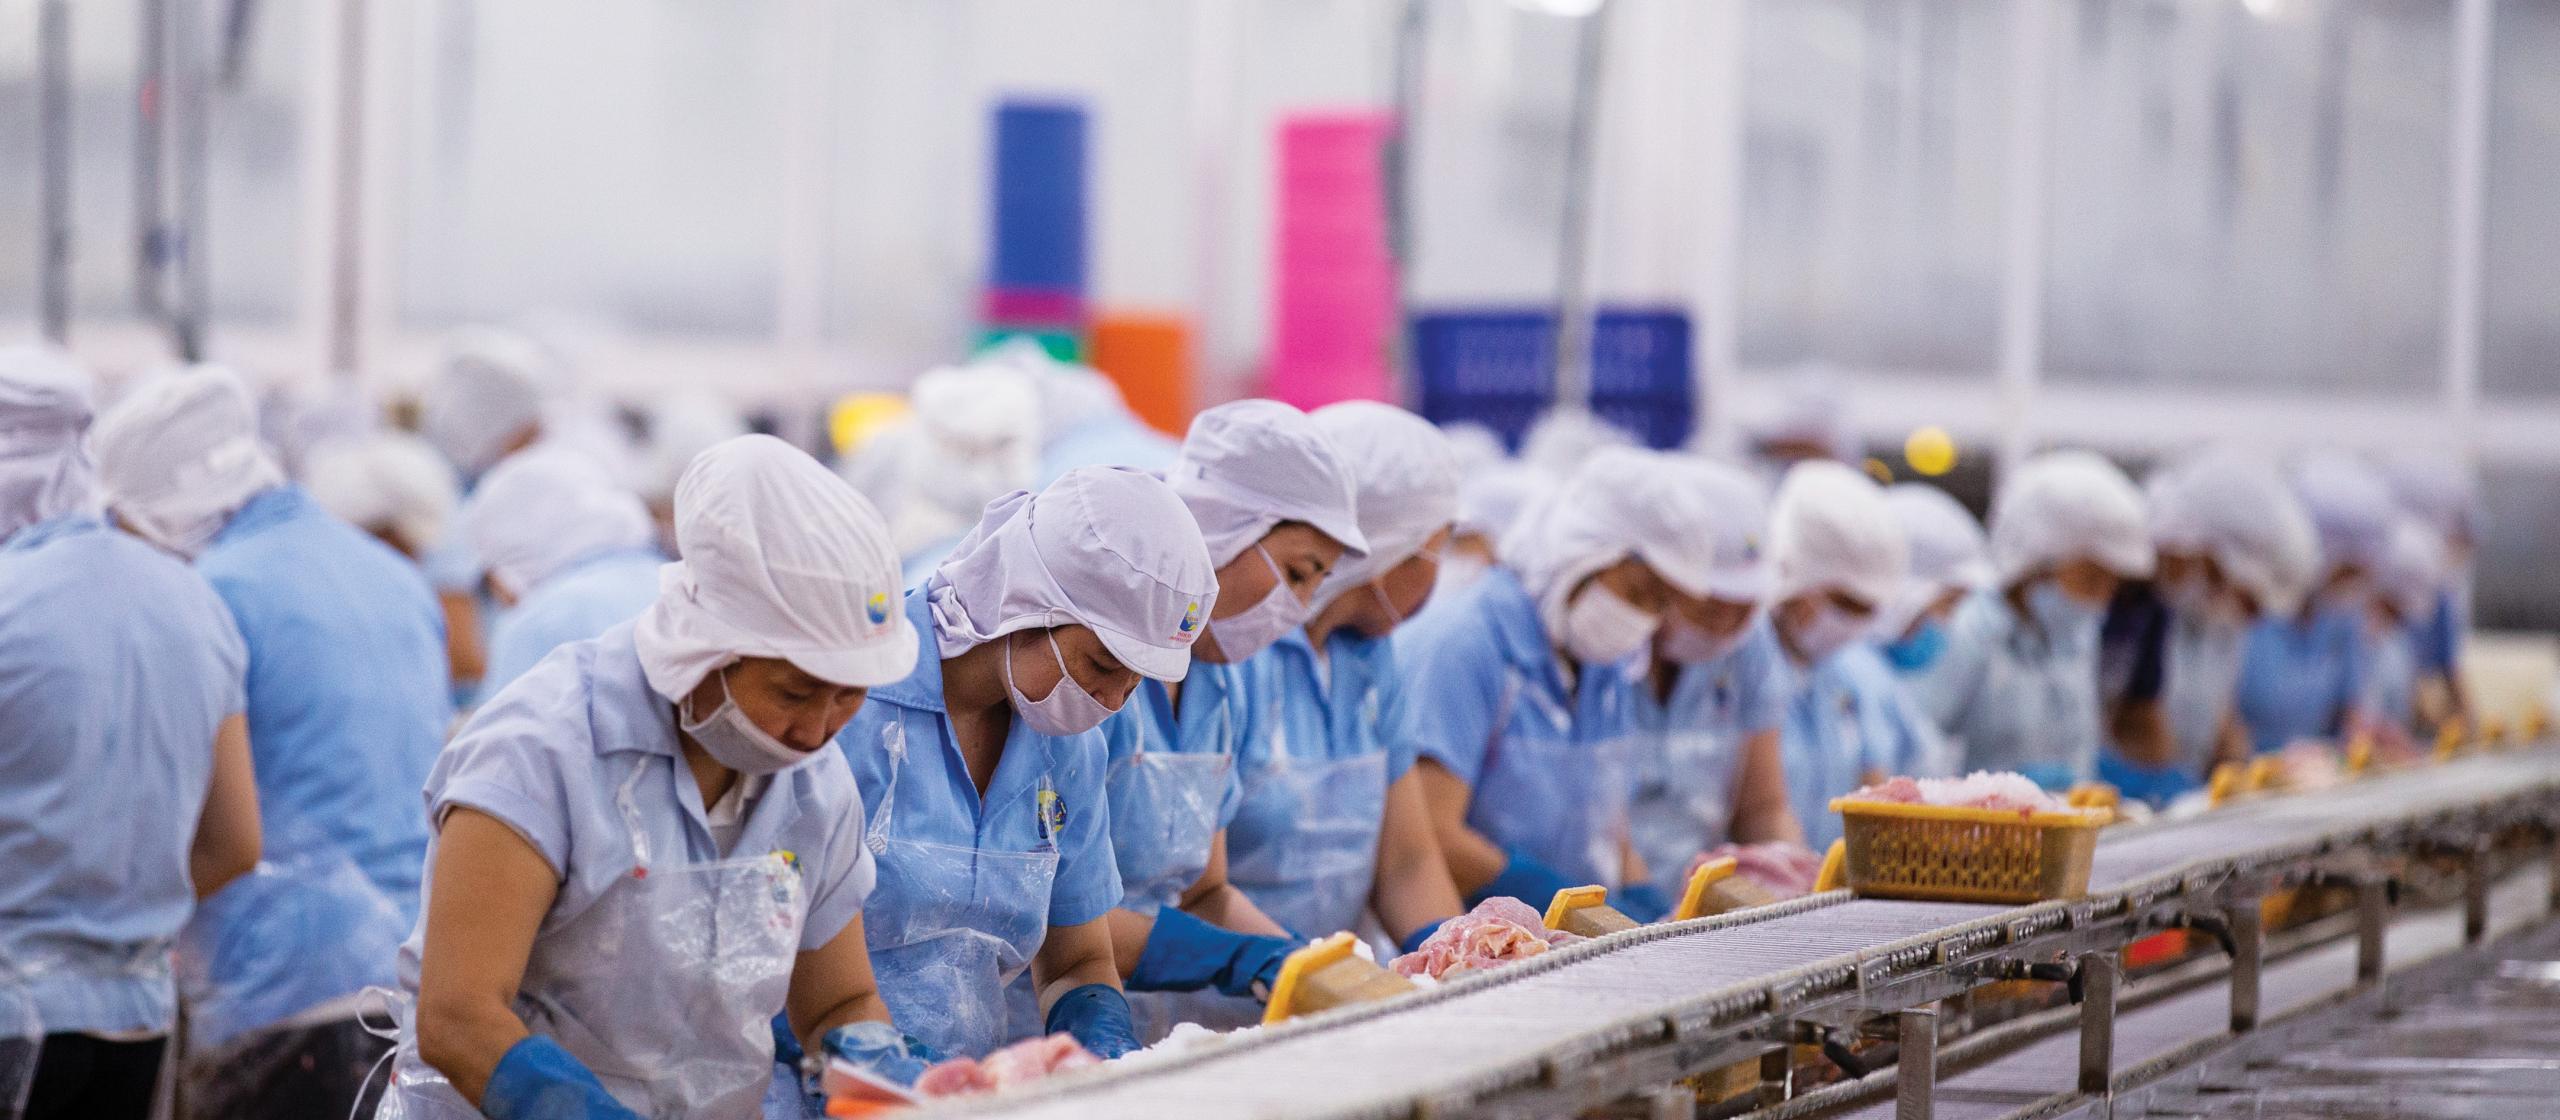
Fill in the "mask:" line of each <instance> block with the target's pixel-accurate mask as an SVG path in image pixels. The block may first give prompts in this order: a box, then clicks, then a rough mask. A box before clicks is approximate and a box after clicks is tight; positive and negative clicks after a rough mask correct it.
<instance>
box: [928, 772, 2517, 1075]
mask: <svg viewBox="0 0 2560 1120" xmlns="http://www.w3.org/2000/svg"><path fill="white" fill-rule="evenodd" d="M2555 827H2560V752H2555V751H2553V750H2552V749H2550V748H2549V747H2548V745H2545V746H2544V747H2541V748H2538V749H2535V750H2530V751H2521V752H2514V753H2508V754H2499V755H2488V756H2479V757H2473V758H2467V759H2463V760H2460V761H2456V762H2452V763H2448V764H2445V765H2441V766H2433V767H2428V768H2424V769H2420V770H2413V771H2409V772H2405V773H2399V774H2393V775H2388V776H2383V777H2377V778H2373V779H2370V780H2367V781H2363V782H2358V783H2355V784H2353V785H2348V786H2344V787H2340V788H2337V789H2334V790H2329V791H2325V792H2323V793H2320V794H2318V795H2313V796H2301V797H2292V798H2277V799H2271V800H2264V801H2258V802H2253V803H2246V804H2241V805H2237V806H2233V807H2230V808H2226V809H2223V810H2219V811H2216V812H2213V813H2209V814H2206V815H2204V816H2201V817H2196V818H2192V819H2188V820H2181V821H2175V822H2161V823H2155V824H2149V825H2142V826H2131V827H2125V828H2121V829H2112V830H2109V831H2108V833H2107V834H2106V835H2105V836H2104V837H2103V838H2102V839H2101V842H2100V844H2099V847H2098V852H2097V857H2096V862H2095V866H2094V868H2093V870H2092V874H2091V888H2090V894H2089V895H2088V896H2087V897H2085V898H2080V899H2074V900H2070V901H2067V902H2051V903H2043V904H2039V905H2033V906H2023V907H2014V908H2012V907H2000V906H1975V905H1961V904H1950V903H1918V902H1890V901H1882V900H1867V899H1855V898H1852V897H1850V896H1849V895H1848V894H1847V893H1845V892H1833V893H1830V894H1824V895H1817V896H1814V897H1811V898H1806V899H1800V900H1797V901H1794V902H1790V903H1785V904H1782V905H1778V906H1773V907H1767V908H1764V909H1761V910H1755V911H1746V912H1743V913H1740V914H1734V915H1727V916H1723V917H1719V918H1708V919H1702V920H1699V921H1694V922H1686V923H1680V924H1676V925H1664V926H1652V927H1646V928H1642V929H1637V930H1632V931H1629V932H1627V933H1623V934H1618V935H1615V936H1612V937H1607V938H1602V939H1599V940H1595V941H1591V942H1586V943H1584V944H1581V945H1576V946H1573V947H1571V948H1568V949H1564V950H1559V951H1557V952H1553V953H1549V954H1546V955H1545V956H1542V957H1538V958H1535V959H1533V960H1530V961H1526V962H1523V963H1521V964H1517V965H1513V966H1511V967H1509V968H1506V969H1503V970H1501V971H1498V972H1492V973H1486V974H1482V975H1478V976H1473V977H1469V978H1468V979H1466V980H1463V981H1458V982H1454V983H1450V984H1447V985H1443V986H1441V987H1439V988H1436V989H1432V990H1429V991H1425V992H1421V993H1417V994H1415V995H1412V996H1407V997H1403V998H1399V999H1396V1000H1392V1001H1388V1002H1386V1003H1381V1004H1373V1005H1369V1006H1365V1007H1353V1008H1344V1009H1341V1010H1337V1011H1333V1012H1328V1013H1325V1014H1322V1015H1317V1016H1312V1017H1309V1018H1306V1019H1302V1020H1296V1021H1293V1022H1290V1023H1287V1024H1284V1025H1282V1026H1279V1027H1275V1028H1271V1029H1267V1030H1263V1031H1260V1032H1256V1033H1255V1034H1253V1035H1250V1036H1247V1037H1245V1038H1240V1039H1237V1040H1234V1041H1232V1042H1229V1043H1226V1044H1224V1045H1221V1046H1216V1047H1214V1048H1210V1049H1206V1050H1201V1051H1195V1052H1192V1053H1189V1054H1184V1055H1179V1056H1171V1057H1165V1058H1158V1059H1139V1060H1136V1061H1131V1062H1123V1063H1115V1064H1114V1065H1112V1066H1109V1067H1104V1068H1101V1069H1097V1070H1094V1071H1090V1072H1087V1073H1080V1074H1074V1075H1068V1076H1065V1077H1061V1078H1058V1079H1056V1080H1054V1081H1051V1082H1048V1083H1045V1084H1042V1085H1038V1086H1034V1087H1031V1088H1028V1089H1026V1090H1022V1091H1017V1092H1014V1093H1009V1094H1004V1095H1000V1096H996V1097H989V1098H982V1099H978V1100H974V1101H969V1102H954V1103H950V1104H943V1105H939V1106H936V1107H934V1108H932V1109H928V1110H924V1111H919V1112H916V1113H913V1114H912V1115H915V1116H917V1117H919V1120H922V1118H924V1117H942V1116H1001V1117H1029V1118H1040V1120H1047V1118H1052V1117H1056V1118H1065V1117H1115V1118H1120V1117H1133V1118H1134V1117H1202V1116H1220V1117H1227V1116H1233V1117H1256V1118H1279V1117H1290V1118H1296V1117H1325V1118H1358V1117H1381V1118H1388V1117H1392V1118H1408V1117H1410V1118H1416V1120H1424V1118H1430V1117H1441V1116H1453V1115H1466V1116H1561V1115H1572V1114H1575V1113H1578V1112H1582V1111H1584V1110H1587V1109H1591V1108H1596V1107H1602V1106H1608V1105H1613V1104H1617V1105H1624V1104H1628V1103H1630V1094H1631V1092H1633V1093H1635V1095H1636V1096H1637V1097H1638V1098H1640V1099H1639V1100H1638V1101H1636V1102H1634V1103H1637V1104H1639V1105H1642V1104H1646V1103H1649V1104H1650V1105H1651V1106H1652V1110H1653V1111H1654V1112H1655V1114H1657V1115H1663V1116H1680V1117H1687V1116H1689V1115H1691V1111H1692V1110H1693V1109H1694V1097H1693V1096H1692V1095H1691V1092H1690V1090H1688V1089H1686V1088H1684V1087H1679V1086H1676V1085H1674V1082H1676V1081H1678V1080H1680V1079H1681V1078H1684V1077H1687V1076H1689V1075H1691V1074H1695V1073H1698V1072H1701V1071H1705V1070H1711V1069H1717V1068H1721V1067H1725V1066H1729V1065H1732V1064H1734V1063H1737V1062H1745V1061H1749V1060H1752V1059H1754V1058H1765V1059H1766V1060H1764V1061H1763V1062H1762V1066H1761V1068H1762V1069H1763V1070H1764V1071H1765V1076H1764V1080H1763V1084H1762V1086H1761V1099H1762V1101H1763V1103H1766V1104H1777V1103H1780V1102H1782V1101H1784V1100H1785V1099H1786V1097H1787V1096H1788V1094H1789V1091H1790V1086H1789V1085H1788V1084H1787V1074H1786V1070H1787V1069H1788V1062H1787V1060H1786V1058H1785V1054H1786V1053H1787V1051H1786V1048H1787V1047H1788V1046H1789V1045H1791V1044H1793V1043H1796V1042H1799V1041H1806V1040H1811V1039H1815V1038H1819V1037H1821V1032H1823V1031H1825V1030H1827V1029H1837V1028H1843V1027H1848V1026H1850V1025H1853V1024H1855V1023H1858V1022H1861V1021H1865V1020H1869V1019H1873V1018H1875V1017H1878V1016H1894V1015H1898V1016H1900V1019H1899V1021H1900V1023H1901V1024H1902V1026H1903V1028H1904V1030H1905V1032H1906V1034H1907V1035H1908V1037H1910V1038H1911V1039H1912V1042H1911V1044H1907V1045H1906V1046H1905V1047H1904V1048H1903V1051H1904V1053H1906V1054H1908V1055H1910V1057H1909V1059H1907V1060H1906V1061H1905V1063H1904V1064H1903V1073H1902V1075H1901V1098H1902V1099H1901V1101H1900V1108H1899V1109H1898V1111H1899V1112H1900V1114H1901V1115H1904V1116H1917V1117H1926V1116H1928V1115H1929V1110H1930V1091H1931V1087H1932V1079H1931V1077H1930V1073H1931V1072H1932V1071H1931V1069H1930V1066H1931V1063H1930V1062H1929V1061H1928V1060H1926V1058H1927V1056H1928V1055H1929V1054H1930V1053H1931V1052H1932V1051H1933V1046H1931V1045H1923V1044H1920V1043H1919V1040H1920V1039H1921V1038H1922V1037H1924V1036H1925V1037H1927V1038H1929V1039H1931V1040H1934V1038H1935V1035H1934V1029H1935V1025H1934V1020H1933V1017H1932V1014H1931V1013H1932V1010H1933V1008H1934V1005H1935V1003H1936V1001H1938V1000H1941V999H1944V998H1946V997H1949V996H1953V995H1956V994H1958V993H1960V992H1964V991H1969V990H1971V989H1973V988H1976V987H1979V986H1981V985H1983V984H1987V983H1991V982H1994V981H1998V980H2003V979H2011V978H2018V977H2024V976H2030V975H2033V976H2040V977H2065V976H2067V977H2069V978H2071V979H2073V980H2074V981H2075V982H2076V986H2077V987H2078V988H2079V989H2080V991H2081V994H2082V997H2083V998H2082V1000H2081V1004H2080V1013H2079V1014H2080V1022H2081V1039H2080V1047H2079V1049H2080V1062H2079V1064H2080V1083H2081V1086H2082V1089H2083V1091H2084V1092H2089V1093H2093V1094H2103V1093H2104V1092H2105V1091H2106V1090H2107V1088H2108V1087H2109V1085H2110V1084H2111V1083H2112V1077H2113V1074H2114V1072H2115V1071H2114V1069H2113V1047H2112V1045H2111V1039H2110V1032H2111V1030H2112V1028H2113V1024H2114V1021H2115V1020H2114V1011H2115V1007H2114V1004H2115V1000H2114V995H2115V991H2116V987H2117V981H2118V973H2117V960H2118V957H2117V954H2118V952H2119V951H2120V950H2121V949H2122V948H2123V947H2124V946H2126V945H2127V944H2130V943H2131V942H2133V941H2135V940H2138V939H2139V938H2141V937H2144V936H2147V935H2149V934H2151V933H2153V932H2156V931H2159V930H2162V929H2169V928H2176V927H2180V926H2189V927H2202V928H2210V929H2212V930H2214V932H2216V933H2217V934H2219V935H2224V936H2227V938H2228V940H2229V943H2230V946H2231V949H2232V958H2233V960H2232V964H2231V967H2230V970H2229V983H2230V988H2231V991H2230V1013H2231V1026H2232V1027H2233V1028H2234V1029H2235V1030H2240V1031H2246V1030H2248V1029H2250V1028H2252V1027H2254V1026H2255V1025H2256V1021H2257V1018H2258V986H2259V978H2260V963H2261V960H2262V955H2263V951H2264V944H2265V940H2264V937H2265V935H2264V930H2263V929H2262V928H2261V926H2260V918H2259V908H2258V902H2259V900H2260V899H2261V898H2262V897H2263V896H2264V895H2265V893H2266V892H2268V891H2270V890H2274V889H2277V888H2280V887H2283V886H2287V885H2294V884H2301V883H2309V882H2329V883H2338V882H2345V883H2352V884H2354V885H2355V886H2356V887H2357V888H2358V890H2359V900H2360V906H2359V914H2360V919H2361V923H2362V925H2363V927H2364V929H2363V932H2362V934H2361V936H2360V937H2359V941H2358V943H2359V945H2360V947H2361V948H2360V959H2359V961H2358V968H2359V972H2360V974H2364V975H2377V974H2379V971H2380V969H2381V957H2380V954H2381V949H2382V946H2383V944H2384V940H2383V937H2382V933H2381V930H2382V926H2383V924H2384V923H2386V922H2387V921H2388V920H2389V913H2388V911H2389V901H2388V899H2387V897H2386V896H2385V894H2384V891H2383V889H2382V882H2381V880H2380V878H2379V872H2378V870H2377V866H2378V862H2379V861H2381V860H2384V859H2388V858H2392V857H2396V856H2401V855H2409V854H2420V853H2426V854H2436V855H2452V856H2455V857H2458V858H2460V860H2461V861H2462V865H2463V866H2465V867H2466V868H2468V872H2467V876H2466V881H2467V892H2466V893H2467V897H2468V898H2469V900H2470V904H2469V906H2468V907H2467V910H2468V914H2469V919H2470V920H2469V921H2468V922H2467V923H2466V925H2467V927H2468V928H2467V929H2466V933H2467V934H2468V935H2469V936H2470V937H2472V938H2473V939H2475V940H2476V939H2477V938H2478V937H2480V936H2482V935H2483V934H2484V933H2485V929H2486V914H2487V902H2486V899H2487V894H2488V876H2489V871H2488V855H2489V852H2490V846H2491V843H2492V842H2493V840H2495V839H2496V838H2497V837H2499V836H2501V835H2503V834H2507V833H2510V832H2513V831H2514V830H2517V829H2524V828H2529V829H2532V830H2535V832H2536V834H2537V835H2538V836H2539V837H2541V838H2543V839H2549V838H2550V837H2552V836H2553V835H2555ZM2556 850H2560V849H2556ZM2555 882H2560V877H2555ZM1770 1056H1774V1057H1770ZM1663 1087H1668V1088H1663ZM1648 1093H1649V1094H1650V1096H1649V1099H1646V1098H1647V1094H1648Z"/></svg>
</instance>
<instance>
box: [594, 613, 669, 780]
mask: <svg viewBox="0 0 2560 1120" xmlns="http://www.w3.org/2000/svg"><path fill="white" fill-rule="evenodd" d="M637 626H638V623H637V622H625V623H623V624H622V625H620V626H616V627H614V628H613V629H611V630H607V631H605V632H604V634H603V636H601V637H598V638H597V639H596V648H595V654H594V656H595V663H594V666H593V668H592V669H591V673H592V680H593V685H592V687H591V688H590V689H589V691H588V698H587V721H588V723H589V725H590V726H592V727H593V728H594V729H595V737H596V753H598V754H613V753H617V752H627V751H636V752H639V753H641V754H661V755H665V756H667V757H669V758H682V757H683V756H684V752H683V751H682V750H680V749H678V747H677V746H676V715H675V703H674V702H673V701H671V700H668V699H667V698H666V697H664V696H660V695H658V693H657V690H656V689H653V688H650V687H649V678H648V677H647V675H645V674H644V673H642V672H641V670H640V649H639V646H637V645H636V644H634V643H633V641H632V637H631V635H632V632H633V630H634V628H635V627H637ZM634 696H637V697H640V698H641V699H642V702H641V703H638V704H634V703H631V702H629V698H630V697H634Z"/></svg>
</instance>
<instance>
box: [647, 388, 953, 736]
mask: <svg viewBox="0 0 2560 1120" xmlns="http://www.w3.org/2000/svg"><path fill="white" fill-rule="evenodd" d="M675 520H676V547H677V548H678V550H679V551H681V552H682V553H683V554H684V559H682V560H680V561H677V562H675V563H673V564H669V565H667V566H666V567H665V568H664V569H662V570H661V574H660V575H659V577H658V601H657V602H655V603H652V604H650V605H649V609H648V610H646V611H644V612H642V613H641V615H640V623H639V627H638V629H637V630H636V631H635V633H634V635H633V638H634V640H635V641H636V642H637V644H638V645H639V648H640V667H641V670H642V671H643V672H644V673H646V674H647V676H648V678H649V687H650V688H652V689H654V690H656V691H657V693H658V695H660V696H663V697H666V698H667V699H669V700H677V699H681V698H683V697H685V696H686V695H689V694H691V693H692V691H693V690H694V688H695V686H697V685H700V684H701V683H702V678H703V677H704V676H706V675H708V674H710V673H711V672H713V671H714V670H717V669H719V668H720V667H721V666H724V665H727V664H729V663H730V662H732V661H735V660H737V659H739V658H742V657H778V658H781V659H783V660H785V661H789V662H790V663H792V664H793V665H796V666H798V667H799V668H800V670H801V671H802V672H805V673H807V674H809V675H810V676H813V677H816V678H818V679H819V680H822V681H827V682H829V683H832V684H836V685H841V686H844V687H847V688H876V687H878V686H880V685H884V684H891V683H894V682H896V681H898V680H901V679H903V678H905V677H906V675H907V673H908V672H909V671H911V670H913V669H914V668H915V666H916V632H915V626H914V624H912V623H910V622H908V621H907V612H906V611H905V609H904V608H903V606H902V604H901V603H900V602H899V596H898V574H899V573H898V555H897V553H896V552H895V551H893V550H891V549H890V547H889V527H888V526H886V525H884V524H881V522H880V514H879V513H878V512H877V511H875V510H873V509H872V508H871V503H869V502H866V501H864V500H862V495H860V494H857V493H854V491H853V487H851V486H848V485H846V484H845V481H844V480H843V479H840V478H837V477H836V476H835V475H833V474H831V473H828V471H827V469H826V468H825V467H822V466H819V465H818V461H817V460H815V459H812V458H810V457H809V456H808V455H806V454H804V453H802V452H801V451H800V450H799V449H798V448H795V447H793V446H791V445H790V444H787V443H784V442H782V441H781V440H778V439H775V438H773V437H772V436H762V435H755V436H739V437H738V438H736V439H733V440H729V441H727V442H725V443H721V444H718V445H716V446H714V447H712V448H711V449H710V450H708V451H705V452H703V453H702V455H701V456H700V457H699V458H696V459H695V460H694V461H693V465H692V466H691V467H688V468H686V469H685V472H684V478H683V480H682V481H679V482H678V483H676V509H675Z"/></svg>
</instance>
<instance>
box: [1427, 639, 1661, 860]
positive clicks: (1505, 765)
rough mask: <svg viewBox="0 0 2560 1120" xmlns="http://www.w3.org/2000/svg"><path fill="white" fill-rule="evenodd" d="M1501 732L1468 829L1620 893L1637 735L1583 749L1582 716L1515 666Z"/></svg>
mask: <svg viewBox="0 0 2560 1120" xmlns="http://www.w3.org/2000/svg"><path fill="white" fill-rule="evenodd" d="M1591 671H1593V672H1608V671H1609V670H1607V669H1603V668H1595V669H1593V670H1591ZM1601 718H1603V719H1609V714H1607V713H1603V714H1602V716H1601ZM1611 722H1613V723H1619V724H1623V722H1624V721H1622V720H1611ZM1495 726H1496V727H1499V728H1501V731H1500V732H1499V733H1498V734H1499V735H1500V738H1499V739H1497V740H1496V741H1495V742H1494V744H1493V748H1492V750H1491V751H1490V752H1488V753H1487V755H1486V758H1485V766H1484V772H1483V773H1482V774H1480V775H1478V776H1477V778H1476V788H1475V797H1474V799H1473V801H1472V802H1471V803H1470V804H1469V805H1468V807H1467V821H1468V823H1469V824H1472V825H1474V826H1475V828H1476V830H1477V831H1479V832H1482V833H1484V834H1485V835H1486V836H1487V837H1489V838H1491V839H1492V840H1493V841H1494V842H1495V843H1497V844H1500V845H1502V846H1503V847H1506V848H1516V849H1519V850H1520V851H1523V852H1526V853H1528V854H1529V855H1530V856H1532V857H1534V858H1536V859H1537V860H1539V861H1540V862H1542V863H1545V864H1546V865H1547V866H1549V867H1552V868H1554V869H1555V870H1556V871H1558V872H1560V873H1562V874H1563V875H1564V877H1565V878H1567V879H1570V880H1572V881H1573V882H1575V883H1598V884H1601V885H1603V886H1608V887H1616V886H1618V885H1619V883H1620V876H1621V872H1622V869H1623V859H1622V855H1623V853H1622V851H1621V849H1620V847H1619V845H1620V842H1621V841H1622V840H1624V839H1625V837H1626V835H1627V799H1628V797H1629V795H1630V794H1631V792H1632V790H1633V784H1634V775H1633V772H1632V770H1631V769H1630V767H1631V764H1632V761H1633V751H1634V744H1633V739H1632V735H1631V734H1630V733H1629V732H1628V731H1627V730H1626V729H1624V728H1623V726H1622V727H1621V729H1620V730H1619V732H1618V733H1616V734H1613V735H1611V736H1609V737H1607V738H1605V739H1600V740H1597V741H1593V742H1582V741H1578V740H1577V739H1576V737H1575V729H1574V713H1573V712H1572V711H1570V710H1568V709H1567V708H1566V707H1565V706H1564V705H1562V704H1559V703H1557V702H1556V698H1555V697H1553V696H1550V695H1548V693H1547V690H1546V689H1545V688H1543V687H1541V686H1540V685H1539V684H1538V683H1537V682H1534V681H1530V680H1527V679H1525V678H1524V677H1523V676H1522V675H1521V673H1520V672H1519V670H1518V669H1516V668H1515V669H1512V670H1510V681H1509V683H1508V684H1507V685H1506V687H1505V688H1504V690H1503V703H1502V712H1501V718H1499V719H1498V720H1497V721H1496V722H1495ZM1536 904H1537V903H1536V902H1534V901H1533V902H1532V905H1536Z"/></svg>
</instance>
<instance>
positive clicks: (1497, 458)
mask: <svg viewBox="0 0 2560 1120" xmlns="http://www.w3.org/2000/svg"><path fill="white" fill-rule="evenodd" d="M1440 434H1441V435H1443V436H1446V437H1448V440H1449V453H1450V454H1452V455H1455V456H1457V458H1458V470H1459V471H1460V472H1461V473H1473V472H1475V471H1478V470H1482V469H1484V468H1487V467H1493V466H1498V465H1501V464H1504V463H1508V462H1510V461H1511V452H1510V451H1509V450H1508V449H1506V448H1504V447H1503V446H1502V437H1501V436H1498V435H1495V434H1493V429H1491V428H1488V427H1485V426H1484V425H1482V424H1472V423H1463V422H1462V423H1456V424H1443V425H1441V426H1440Z"/></svg>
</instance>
